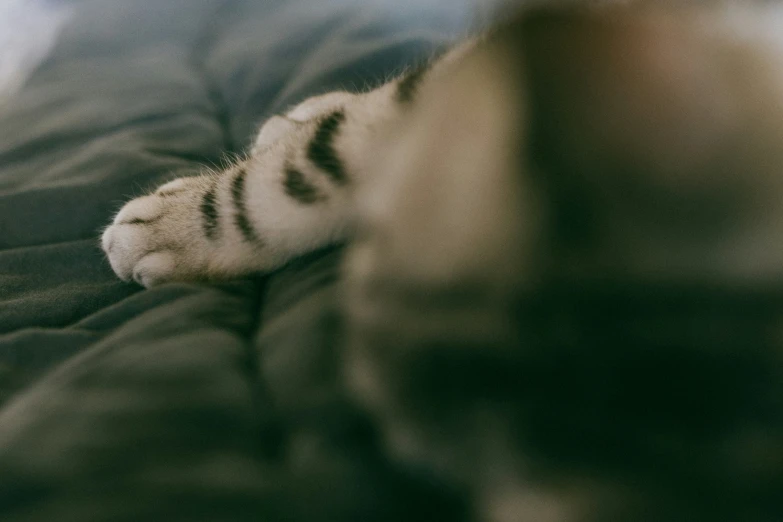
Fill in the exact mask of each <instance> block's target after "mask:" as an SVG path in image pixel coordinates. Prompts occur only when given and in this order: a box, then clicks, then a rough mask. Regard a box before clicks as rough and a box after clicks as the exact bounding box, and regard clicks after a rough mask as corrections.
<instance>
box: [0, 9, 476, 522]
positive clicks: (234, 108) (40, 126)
mask: <svg viewBox="0 0 783 522" xmlns="http://www.w3.org/2000/svg"><path fill="white" fill-rule="evenodd" d="M71 3H72V4H73V9H74V11H73V16H72V18H71V20H70V21H69V23H68V24H67V25H66V27H65V29H64V32H63V33H62V35H61V37H60V39H59V41H58V42H57V45H56V47H55V49H54V51H53V53H52V54H51V55H50V56H49V57H48V58H47V59H46V61H45V62H44V63H43V64H42V65H41V66H40V67H39V68H38V69H37V70H36V71H35V73H34V75H33V76H32V78H31V79H30V80H29V82H28V83H27V84H26V85H25V87H24V89H23V90H22V91H21V92H20V94H18V95H17V96H16V97H15V98H14V99H13V101H12V102H11V103H10V104H8V105H6V106H5V107H4V108H3V109H2V110H0V520H2V521H4V522H12V521H22V520H24V521H32V520H36V521H39V520H40V521H43V520H58V521H79V522H82V521H99V520H106V521H109V520H110V521H119V520H129V521H131V520H132V521H134V522H136V521H142V520H147V521H157V520H209V521H217V520H244V519H247V520H286V521H288V520H291V521H299V520H302V521H305V520H307V521H314V520H323V521H337V520H363V521H367V520H387V519H388V520H415V519H419V518H420V519H422V520H445V519H447V518H444V517H447V516H448V517H450V518H452V519H453V517H451V516H450V515H448V512H447V511H444V510H448V509H459V506H457V504H456V503H455V502H454V501H453V499H451V498H449V496H448V494H447V493H446V492H442V491H431V490H430V488H429V486H427V480H426V477H416V476H413V477H411V476H403V475H402V474H401V473H400V472H398V471H396V470H395V469H393V467H392V466H390V465H389V464H388V463H387V462H386V461H385V460H384V458H383V456H382V454H381V452H379V451H378V450H377V440H376V437H375V432H374V431H373V429H372V425H371V424H370V423H369V422H368V421H367V420H366V419H365V418H364V416H363V415H362V413H361V412H360V411H358V410H356V409H355V408H353V407H352V406H351V404H350V403H349V402H348V401H346V400H345V399H344V398H343V396H342V393H341V390H340V386H339V378H338V377H337V364H336V362H337V360H338V358H339V333H340V321H339V307H338V304H339V303H338V302H337V300H336V295H337V288H336V286H337V266H338V262H339V258H340V250H339V249H333V250H330V251H326V252H320V253H316V254H313V255H311V256H309V257H307V258H306V259H302V260H298V261H297V262H295V263H293V264H292V265H291V266H289V267H287V268H285V269H283V270H281V271H279V272H278V273H276V274H272V275H271V276H268V277H267V276H261V275H259V276H258V277H255V278H250V279H248V280H244V281H234V282H229V283H226V284H223V285H213V286H207V285H192V284H169V285H164V286H161V287H159V288H155V289H153V290H142V289H141V288H140V287H138V286H135V285H132V284H124V283H122V282H120V281H119V280H118V279H117V278H116V277H115V276H114V274H113V273H112V272H111V269H110V267H109V265H108V263H107V262H106V260H105V259H104V256H103V254H102V252H101V251H100V249H99V246H98V237H99V235H100V232H101V230H102V227H104V226H105V225H106V224H107V223H108V222H109V220H110V218H111V216H112V213H113V212H114V211H116V210H117V209H118V208H119V206H120V205H121V204H122V203H123V202H124V201H126V200H127V199H129V198H130V197H132V196H134V195H139V194H141V193H143V192H144V191H146V190H148V189H150V188H152V187H154V186H156V185H157V184H159V183H161V182H164V181H166V180H169V179H172V178H174V177H177V176H183V175H189V174H195V173H197V172H198V171H199V169H200V168H201V166H202V165H212V166H214V165H220V164H221V163H222V162H223V161H224V160H225V158H226V154H230V153H237V152H240V151H241V150H242V149H243V148H244V145H245V144H247V143H248V142H249V140H250V138H251V137H252V135H253V132H254V129H255V128H256V127H257V125H258V123H259V121H261V120H262V119H263V118H264V117H266V116H268V115H271V114H273V113H275V112H277V111H279V110H282V109H284V108H285V107H287V106H288V105H290V104H292V103H294V102H296V101H298V100H300V99H302V98H304V97H306V96H308V95H311V94H316V93H320V92H324V91H327V90H331V89H334V88H348V89H357V88H363V87H365V86H366V85H368V84H370V85H371V84H372V83H373V82H378V81H379V80H382V79H383V78H384V77H387V76H388V75H389V74H390V73H393V72H395V71H399V70H401V69H402V68H403V67H404V66H405V65H406V64H410V63H412V62H414V61H416V60H418V59H421V58H422V57H423V56H425V55H426V54H428V53H429V52H431V51H432V50H433V49H434V48H435V47H438V46H440V45H442V44H443V43H445V42H446V40H447V39H448V38H450V37H452V36H454V35H455V34H456V33H457V32H458V31H459V30H460V29H461V28H462V26H463V23H464V21H465V17H464V14H465V13H464V9H461V8H460V7H459V6H457V4H458V2H446V1H444V2H436V1H434V0H433V1H430V2H402V3H396V2H391V1H389V2H381V1H379V0H375V1H371V0H366V1H363V2H359V1H348V0H329V1H326V0H317V1H315V0H288V1H279V0H265V1H256V2H253V1H250V0H235V1H232V0H166V1H161V0H133V1H128V0H83V1H74V2H71ZM413 513H415V516H414V515H413Z"/></svg>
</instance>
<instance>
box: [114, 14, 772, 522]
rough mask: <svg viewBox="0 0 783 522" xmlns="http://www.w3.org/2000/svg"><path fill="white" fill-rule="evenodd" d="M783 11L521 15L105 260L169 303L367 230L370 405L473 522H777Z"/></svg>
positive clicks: (358, 344)
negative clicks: (462, 502) (448, 487)
mask: <svg viewBox="0 0 783 522" xmlns="http://www.w3.org/2000/svg"><path fill="white" fill-rule="evenodd" d="M782 14H783V10H781V9H780V8H776V7H774V6H762V5H759V6H756V7H752V8H751V7H744V8H738V7H730V6H726V5H723V4H720V5H715V6H712V7H708V8H705V7H701V8H697V7H692V6H686V7H665V8H664V7H644V8H642V7H636V8H617V7H614V8H606V7H604V8H600V9H586V8H576V7H570V8H561V9H546V10H540V9H536V10H531V11H525V12H523V13H522V14H520V15H519V16H516V17H514V18H513V20H512V21H510V22H508V23H506V24H502V25H501V26H500V27H498V28H497V29H496V30H495V31H494V32H492V33H491V34H490V35H488V36H487V37H485V38H483V39H481V40H480V41H471V42H468V43H466V44H463V45H461V46H458V47H456V48H455V49H453V50H452V51H450V52H448V53H446V54H445V55H444V56H443V57H442V58H440V59H438V60H434V61H433V62H432V63H431V64H429V65H427V66H424V67H420V68H416V69H414V70H411V71H409V72H407V73H406V74H404V75H402V76H401V77H399V78H397V79H395V80H392V81H391V82H389V83H387V84H385V85H383V86H381V87H380V88H378V89H376V90H373V91H370V92H365V93H348V92H335V93H329V94H326V95H323V96H318V97H315V98H311V99H308V100H305V101H304V102H302V103H301V104H299V105H298V106H296V107H294V108H293V109H292V110H290V111H289V112H288V113H286V114H285V115H281V116H276V117H273V118H271V119H270V120H269V121H267V122H266V123H265V124H264V126H263V127H262V128H261V130H260V132H259V134H258V137H257V138H256V140H255V142H254V144H253V147H252V149H251V151H250V153H249V154H248V156H247V157H246V158H245V159H242V160H240V161H238V162H237V163H236V164H235V165H233V166H231V167H230V168H228V169H226V170H225V171H223V172H220V173H216V174H208V175H203V176H197V177H192V178H182V179H178V180H175V181H173V182H171V183H168V184H166V185H163V186H162V187H160V188H159V189H158V190H157V191H156V192H155V193H153V194H150V195H148V196H144V197H141V198H138V199H135V200H133V201H131V202H129V203H128V204H127V205H125V207H123V208H122V210H120V212H119V213H118V214H117V216H116V217H115V219H114V222H113V223H112V225H111V226H109V228H107V229H106V231H105V233H104V235H103V239H102V245H103V249H104V250H105V252H106V254H107V255H108V258H109V261H110V263H111V266H112V268H113V269H114V271H115V272H116V273H117V275H118V276H119V277H120V278H122V279H123V280H131V279H133V280H135V281H136V282H138V283H139V284H142V285H144V286H154V285H157V284H161V283H165V282H167V281H176V280H201V279H218V278H227V277H233V276H237V275H241V274H246V273H249V272H255V271H270V270H274V269H276V268H277V267H280V266H281V265H283V264H285V263H286V262H287V261H288V260H290V259H291V258H293V257H295V256H298V255H300V254H302V253H305V252H308V251H311V250H314V249H316V248H319V247H321V246H324V245H327V244H330V243H334V242H339V241H343V240H346V239H351V242H350V247H349V249H348V252H347V255H346V256H347V257H346V260H345V262H344V276H345V277H344V286H345V305H344V309H345V314H346V318H347V323H348V326H347V328H348V338H347V344H346V346H345V368H344V372H345V375H346V377H347V379H348V381H349V382H350V388H351V390H352V393H353V397H354V398H355V400H357V401H358V402H360V403H361V404H363V406H364V407H365V408H366V409H367V410H368V411H370V412H372V414H373V415H374V418H375V419H376V421H377V423H378V425H379V426H380V427H381V431H382V433H383V434H384V440H385V444H386V447H387V448H388V451H389V452H390V454H391V455H393V456H394V459H395V460H396V461H398V462H400V463H401V465H402V466H411V467H412V468H416V469H425V470H426V473H428V474H430V475H431V476H432V477H434V480H437V481H443V482H444V483H449V484H455V485H457V486H458V487H462V488H465V490H467V491H469V492H470V498H471V502H472V503H473V504H474V505H475V508H474V509H475V516H476V518H477V519H479V520H488V521H489V520H491V521H499V522H505V521H512V520H535V521H536V522H544V521H558V522H559V521H577V520H578V521H587V520H594V521H608V520H633V521H663V520H665V521H686V520H687V521H701V520H705V521H706V520H710V521H718V520H726V521H729V520H732V521H734V520H737V521H738V520H742V521H773V520H783V507H782V506H781V501H780V494H779V492H780V491H783V412H782V411H781V402H780V397H781V396H782V395H781V393H783V389H782V388H783V372H781V358H782V357H783V350H782V349H781V348H783V346H782V345H783V336H781V328H780V326H779V325H780V324H781V323H780V321H779V316H780V310H781V307H780V304H783V303H781V299H780V295H779V293H778V292H777V291H776V288H777V284H779V280H780V274H781V268H783V255H781V246H780V245H783V242H781V241H780V240H779V238H780V237H781V236H782V235H783V213H782V211H783V204H781V201H783V176H781V175H780V172H781V167H783V54H781V50H783V45H780V44H781V42H780V41H779V40H780V38H779V36H778V34H779V33H778V31H777V26H776V24H775V22H776V20H777V19H779V18H780V16H781V15H782ZM780 34H783V33H780Z"/></svg>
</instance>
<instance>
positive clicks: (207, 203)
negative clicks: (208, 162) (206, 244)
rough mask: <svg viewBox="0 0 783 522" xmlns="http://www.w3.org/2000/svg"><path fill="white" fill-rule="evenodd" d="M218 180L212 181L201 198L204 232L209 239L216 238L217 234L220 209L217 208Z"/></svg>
mask: <svg viewBox="0 0 783 522" xmlns="http://www.w3.org/2000/svg"><path fill="white" fill-rule="evenodd" d="M216 192H217V182H214V181H213V182H212V185H211V186H210V187H209V190H207V192H206V193H205V194H204V197H203V198H202V199H201V216H202V218H203V226H204V234H206V236H207V238H208V239H214V238H215V236H216V234H217V226H218V210H217V197H216Z"/></svg>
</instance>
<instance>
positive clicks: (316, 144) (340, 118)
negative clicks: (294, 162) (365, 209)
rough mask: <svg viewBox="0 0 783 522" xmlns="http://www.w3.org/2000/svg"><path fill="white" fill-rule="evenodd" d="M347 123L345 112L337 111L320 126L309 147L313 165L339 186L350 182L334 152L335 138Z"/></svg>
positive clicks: (309, 155)
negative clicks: (341, 126)
mask: <svg viewBox="0 0 783 522" xmlns="http://www.w3.org/2000/svg"><path fill="white" fill-rule="evenodd" d="M344 121H345V113H344V112H343V111H341V110H340V111H335V112H333V113H332V114H330V115H329V116H327V117H326V118H324V119H323V120H321V121H320V123H319V124H318V128H317V129H316V131H315V136H313V139H312V141H311V142H310V145H308V147H307V157H308V159H309V160H310V161H312V162H313V165H315V166H316V167H318V168H319V169H321V170H322V171H324V172H325V173H326V174H327V175H328V176H329V177H330V178H331V179H332V181H334V182H335V183H336V184H338V185H344V184H345V183H347V182H348V175H347V174H346V172H345V166H344V165H343V162H342V161H341V160H340V158H339V157H338V156H337V152H336V151H335V150H334V137H335V136H336V135H337V132H338V131H339V130H340V125H342V123H343V122H344Z"/></svg>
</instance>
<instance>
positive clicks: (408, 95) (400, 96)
mask: <svg viewBox="0 0 783 522" xmlns="http://www.w3.org/2000/svg"><path fill="white" fill-rule="evenodd" d="M429 68H430V66H429V64H426V65H421V66H419V67H416V68H415V69H413V70H411V71H409V72H407V73H406V74H405V76H403V78H402V79H401V80H400V83H398V84H397V101H398V102H400V103H411V102H412V101H413V98H414V97H415V96H416V91H417V90H418V88H419V84H421V80H422V79H423V78H424V75H425V74H426V73H427V71H428V70H429Z"/></svg>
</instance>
